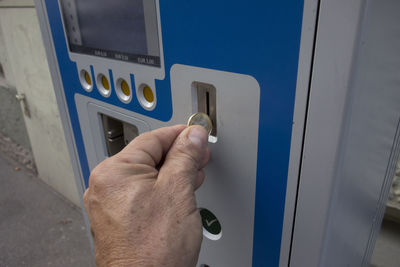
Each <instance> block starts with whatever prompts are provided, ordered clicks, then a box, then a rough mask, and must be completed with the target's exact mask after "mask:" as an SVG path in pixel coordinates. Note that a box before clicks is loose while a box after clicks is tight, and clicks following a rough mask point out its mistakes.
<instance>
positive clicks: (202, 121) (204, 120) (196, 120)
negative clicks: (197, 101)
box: [187, 112, 212, 134]
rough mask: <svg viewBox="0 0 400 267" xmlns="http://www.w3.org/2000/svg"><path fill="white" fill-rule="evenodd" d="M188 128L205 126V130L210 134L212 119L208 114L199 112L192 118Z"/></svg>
mask: <svg viewBox="0 0 400 267" xmlns="http://www.w3.org/2000/svg"><path fill="white" fill-rule="evenodd" d="M187 125H188V126H191V125H200V126H203V127H204V129H206V131H207V133H208V134H210V133H211V131H212V122H211V119H210V117H208V115H207V114H205V113H202V112H197V113H195V114H193V115H192V116H190V118H189V120H188V123H187Z"/></svg>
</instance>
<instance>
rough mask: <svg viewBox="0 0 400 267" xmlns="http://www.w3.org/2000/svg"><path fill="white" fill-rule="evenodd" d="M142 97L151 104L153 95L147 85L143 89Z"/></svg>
mask: <svg viewBox="0 0 400 267" xmlns="http://www.w3.org/2000/svg"><path fill="white" fill-rule="evenodd" d="M143 96H144V98H145V99H146V101H147V102H149V103H153V101H154V94H153V91H152V90H151V88H150V87H149V86H147V85H146V86H145V87H144V88H143Z"/></svg>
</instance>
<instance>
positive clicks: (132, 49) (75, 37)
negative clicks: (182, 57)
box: [60, 0, 161, 67]
mask: <svg viewBox="0 0 400 267" xmlns="http://www.w3.org/2000/svg"><path fill="white" fill-rule="evenodd" d="M60 3H61V8H62V13H63V17H64V25H65V31H66V33H67V37H68V43H69V49H70V51H71V52H75V53H81V54H89V55H94V56H99V57H107V58H112V59H116V60H122V61H129V62H134V63H139V64H145V65H150V66H156V67H160V66H161V65H160V48H159V37H158V23H157V11H156V5H155V0H112V1H110V0H86V1H79V0H60Z"/></svg>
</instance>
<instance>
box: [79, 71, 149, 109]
mask: <svg viewBox="0 0 400 267" xmlns="http://www.w3.org/2000/svg"><path fill="white" fill-rule="evenodd" d="M79 80H80V82H81V84H82V87H83V89H85V90H86V91H87V92H91V91H92V89H93V80H94V79H92V76H91V74H90V72H89V71H88V70H85V69H82V70H81V71H80V72H79ZM96 85H97V88H98V90H99V92H100V94H101V95H102V96H104V97H109V96H110V95H111V86H110V81H109V80H108V78H107V76H106V75H104V74H102V73H100V74H98V75H97V79H96ZM115 91H116V94H117V96H118V98H119V100H121V101H122V102H123V103H126V104H127V103H129V102H130V101H131V99H132V91H131V86H130V85H129V83H128V82H127V81H126V80H125V79H123V78H118V79H117V82H116V88H115ZM137 97H138V100H139V103H140V104H141V105H142V106H143V107H144V108H145V109H148V110H151V109H153V108H154V106H155V95H154V91H153V90H152V89H151V87H150V86H148V85H147V84H141V85H140V86H139V90H138V94H137Z"/></svg>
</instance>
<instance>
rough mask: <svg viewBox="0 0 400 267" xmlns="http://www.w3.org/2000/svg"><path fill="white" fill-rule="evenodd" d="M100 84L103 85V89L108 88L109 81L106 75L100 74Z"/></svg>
mask: <svg viewBox="0 0 400 267" xmlns="http://www.w3.org/2000/svg"><path fill="white" fill-rule="evenodd" d="M101 84H102V85H103V87H104V89H106V90H110V83H109V82H108V79H107V77H106V76H104V75H103V76H101Z"/></svg>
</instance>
